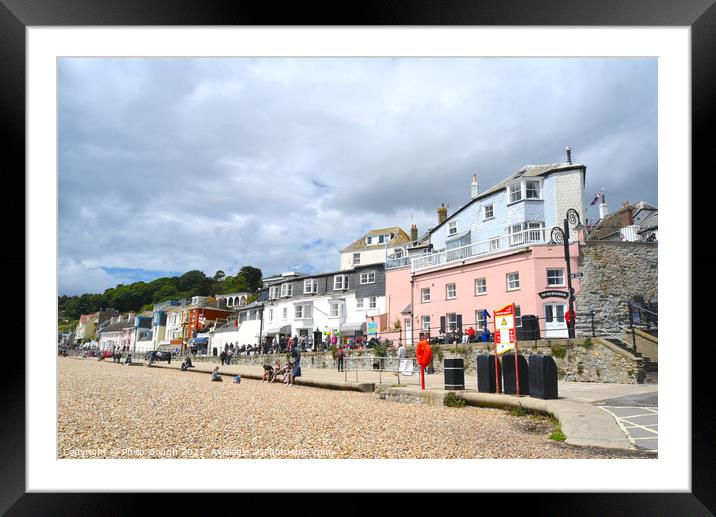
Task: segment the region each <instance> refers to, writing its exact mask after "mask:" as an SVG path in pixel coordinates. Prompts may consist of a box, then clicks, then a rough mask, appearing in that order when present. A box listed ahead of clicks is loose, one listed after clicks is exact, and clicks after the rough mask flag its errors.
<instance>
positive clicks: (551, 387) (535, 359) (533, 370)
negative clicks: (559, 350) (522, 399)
mask: <svg viewBox="0 0 716 517" xmlns="http://www.w3.org/2000/svg"><path fill="white" fill-rule="evenodd" d="M529 379H530V396H531V397H534V398H538V399H556V398H557V365H556V364H555V362H554V359H552V357H551V356H549V355H542V354H532V355H530V376H529Z"/></svg>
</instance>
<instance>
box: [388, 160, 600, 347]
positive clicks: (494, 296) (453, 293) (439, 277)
mask: <svg viewBox="0 0 716 517" xmlns="http://www.w3.org/2000/svg"><path fill="white" fill-rule="evenodd" d="M585 174H586V167H585V166H584V165H580V164H573V163H571V161H568V162H565V163H556V164H548V165H527V166H525V167H523V168H521V169H520V170H518V171H517V172H515V173H513V174H511V175H510V176H509V177H507V178H506V179H504V180H503V181H501V182H499V183H498V184H496V185H494V186H493V187H491V188H489V189H487V190H486V191H484V192H480V190H479V186H478V183H477V178H476V177H475V176H473V178H472V184H471V186H470V198H469V200H468V201H467V203H466V204H465V205H464V206H462V207H461V208H460V209H458V210H457V211H455V212H454V213H453V214H448V210H447V207H445V206H444V205H442V206H441V207H439V208H438V209H437V225H436V226H435V227H434V228H432V229H430V230H429V232H428V233H429V242H430V246H431V248H430V249H429V251H428V252H427V253H425V254H419V255H415V256H411V258H410V259H409V260H407V261H389V263H388V270H387V273H386V292H387V296H388V318H389V320H390V321H393V320H396V319H398V320H399V321H401V322H402V325H401V327H402V330H401V333H400V334H399V335H398V334H396V335H390V336H387V337H392V338H400V339H404V340H405V341H406V342H407V343H415V342H417V339H418V337H419V335H420V333H421V332H426V333H430V335H431V336H437V335H438V334H440V333H449V332H452V331H454V330H456V329H460V330H462V331H463V332H464V331H465V330H466V329H467V328H468V327H469V326H472V327H473V328H475V329H476V330H478V331H479V330H481V329H482V328H483V327H484V325H485V321H484V320H483V318H482V317H481V314H482V311H483V310H484V309H487V310H488V312H489V314H492V313H493V311H494V310H495V309H499V308H501V307H503V306H505V305H507V304H510V303H514V304H515V305H516V309H517V313H518V318H517V325H518V327H520V326H521V324H522V319H521V317H522V316H524V315H528V314H529V315H534V316H536V317H538V318H539V324H540V327H541V328H542V336H544V337H566V336H567V323H566V320H565V314H566V312H567V310H568V296H569V293H568V292H567V283H568V282H567V269H566V261H565V256H564V248H563V246H562V245H560V244H556V243H550V230H551V229H552V227H554V226H559V227H562V226H563V221H564V219H565V217H566V214H567V211H568V210H569V209H573V210H575V211H576V213H577V214H579V217H580V220H581V221H584V216H583V214H584V201H583V199H584V182H585ZM580 236H581V233H580V232H578V231H571V239H570V245H569V248H570V255H571V258H570V268H571V272H572V273H576V272H577V269H578V259H579V246H578V240H579V238H580ZM572 282H573V283H572V287H573V289H575V293H576V292H577V291H578V289H579V281H578V279H574V280H573V281H572ZM575 311H577V314H579V312H578V308H575ZM489 325H490V330H492V328H491V325H492V322H491V320H490V321H489ZM518 334H519V328H518Z"/></svg>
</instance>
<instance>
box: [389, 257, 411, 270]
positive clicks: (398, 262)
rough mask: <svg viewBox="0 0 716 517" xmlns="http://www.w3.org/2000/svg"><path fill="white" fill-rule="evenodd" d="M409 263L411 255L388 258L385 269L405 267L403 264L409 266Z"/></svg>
mask: <svg viewBox="0 0 716 517" xmlns="http://www.w3.org/2000/svg"><path fill="white" fill-rule="evenodd" d="M409 265H410V258H409V257H401V258H395V259H388V260H386V261H385V269H394V268H397V267H403V266H409Z"/></svg>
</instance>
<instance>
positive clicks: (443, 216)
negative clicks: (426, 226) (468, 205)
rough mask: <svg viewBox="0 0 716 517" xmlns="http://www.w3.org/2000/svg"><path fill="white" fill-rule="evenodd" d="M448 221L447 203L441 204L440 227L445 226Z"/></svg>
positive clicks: (439, 211)
mask: <svg viewBox="0 0 716 517" xmlns="http://www.w3.org/2000/svg"><path fill="white" fill-rule="evenodd" d="M446 220H447V208H446V207H445V203H440V207H439V208H438V225H440V224H443V223H444V222H445V221H446Z"/></svg>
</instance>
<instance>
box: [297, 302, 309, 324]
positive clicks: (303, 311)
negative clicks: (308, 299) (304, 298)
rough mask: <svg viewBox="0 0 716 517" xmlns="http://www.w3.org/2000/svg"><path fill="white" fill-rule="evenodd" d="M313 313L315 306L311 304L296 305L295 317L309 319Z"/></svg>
mask: <svg viewBox="0 0 716 517" xmlns="http://www.w3.org/2000/svg"><path fill="white" fill-rule="evenodd" d="M312 314H313V307H311V306H310V305H296V312H295V317H296V319H297V320H298V319H304V318H305V319H308V318H310V317H311V316H312Z"/></svg>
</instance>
